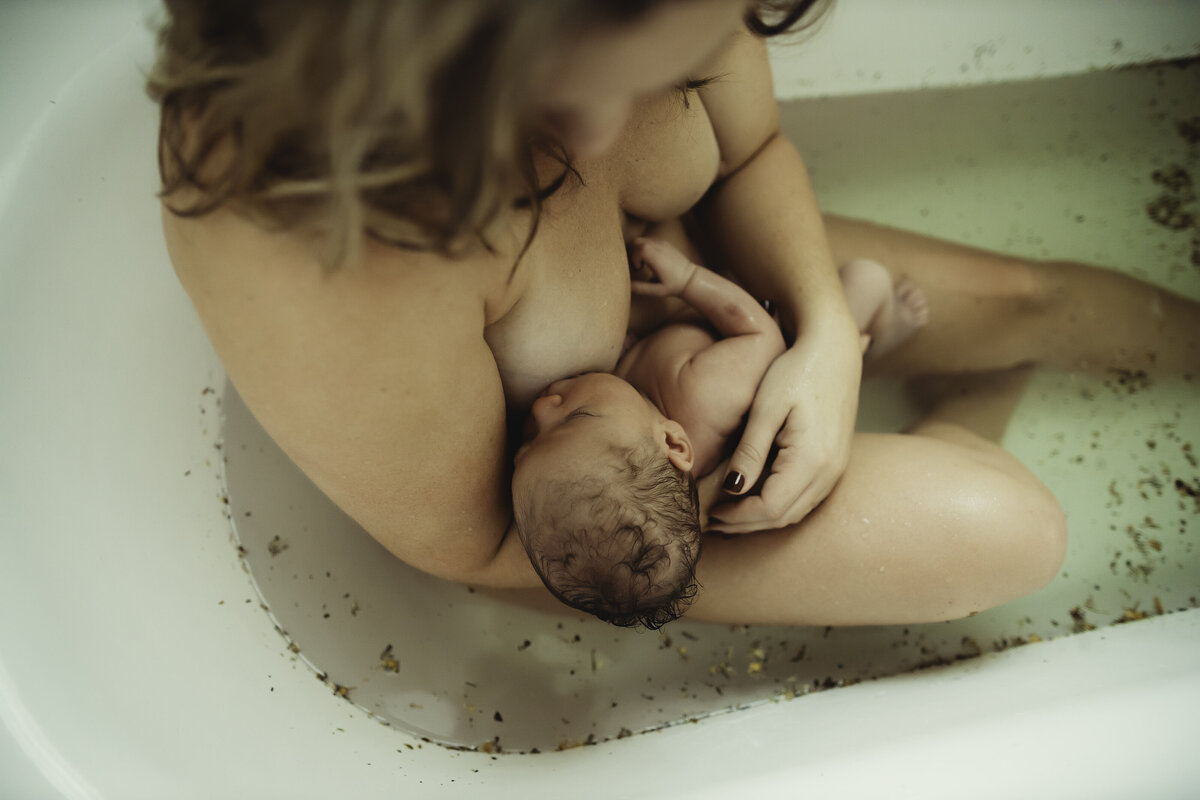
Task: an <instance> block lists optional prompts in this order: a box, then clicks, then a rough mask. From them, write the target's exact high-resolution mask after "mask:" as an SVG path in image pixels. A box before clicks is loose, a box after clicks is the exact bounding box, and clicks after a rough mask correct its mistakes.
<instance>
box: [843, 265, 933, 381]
mask: <svg viewBox="0 0 1200 800" xmlns="http://www.w3.org/2000/svg"><path fill="white" fill-rule="evenodd" d="M839 274H840V275H841V279H842V289H843V291H844V292H845V293H846V302H847V304H849V306H850V314H851V315H852V316H853V317H854V322H855V324H857V325H858V329H859V330H860V331H862V333H863V337H864V339H865V340H866V355H867V356H868V357H870V358H876V357H878V356H881V355H883V354H884V353H887V352H889V351H890V350H894V349H895V348H896V347H898V346H900V345H901V344H902V343H903V342H904V341H905V340H907V339H908V338H909V337H910V336H912V335H913V333H914V332H915V331H916V330H917V328H920V327H921V326H922V325H924V324H925V323H926V322H928V321H929V306H928V304H927V303H926V300H925V293H924V292H922V291H921V290H920V289H918V288H917V287H915V286H913V285H912V284H911V283H909V282H908V281H900V283H898V284H895V285H893V284H892V278H891V275H890V274H889V273H888V270H887V268H886V267H884V266H883V265H882V264H880V263H879V262H878V261H871V260H870V259H866V258H856V259H854V260H853V261H849V262H847V263H846V264H845V265H844V266H843V267H842V268H841V270H840V271H839Z"/></svg>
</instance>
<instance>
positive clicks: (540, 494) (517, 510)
mask: <svg viewBox="0 0 1200 800" xmlns="http://www.w3.org/2000/svg"><path fill="white" fill-rule="evenodd" d="M527 433H528V434H529V436H530V437H531V438H530V440H529V441H528V442H527V443H526V444H525V445H523V446H522V447H521V449H520V450H518V451H517V455H516V464H515V468H514V472H513V514H514V517H515V518H516V524H517V531H518V533H519V534H520V536H521V542H522V544H524V545H525V550H526V552H527V553H528V554H529V559H530V561H531V562H532V563H533V566H534V569H536V570H537V572H538V575H539V576H541V579H542V582H543V583H545V584H546V587H547V588H549V589H550V591H551V592H553V593H554V595H555V596H557V597H558V598H559V599H560V600H562V601H563V602H564V603H566V604H567V605H570V606H572V607H574V608H578V609H580V610H582V611H587V612H588V613H590V614H593V615H595V616H597V617H599V618H600V619H603V620H605V621H606V622H611V623H613V624H614V625H621V626H624V627H634V626H637V625H644V626H646V627H648V628H659V627H662V626H663V625H665V624H666V623H668V622H670V621H671V620H673V619H675V618H677V617H678V616H679V615H680V614H682V613H683V611H684V609H686V608H687V606H688V604H689V603H690V602H691V600H692V598H693V597H694V596H695V594H696V590H697V588H698V586H697V584H696V577H695V568H696V562H697V561H698V560H699V557H700V538H701V537H700V520H699V506H698V502H697V497H696V485H695V481H694V480H693V479H692V475H691V468H692V447H691V443H690V442H689V441H688V438H687V435H686V434H685V433H684V431H683V428H682V427H681V426H680V425H679V424H678V423H676V422H673V421H672V420H668V419H666V418H665V417H664V416H663V415H662V414H661V413H660V412H659V411H658V409H656V408H655V407H654V405H653V404H651V403H650V401H649V400H647V399H646V398H645V397H643V396H642V395H641V394H640V393H639V392H638V391H637V390H636V389H634V388H633V387H632V386H631V385H629V384H628V383H626V382H625V381H623V380H621V379H620V378H617V377H615V376H613V375H608V374H605V373H589V374H587V375H581V376H579V377H577V378H568V379H567V380H563V381H558V382H557V383H554V384H552V385H551V386H550V387H549V388H548V389H547V390H546V391H545V392H544V393H543V394H542V396H541V397H539V398H538V399H537V400H536V401H535V402H534V404H533V409H532V411H531V413H530V421H529V427H528V428H527Z"/></svg>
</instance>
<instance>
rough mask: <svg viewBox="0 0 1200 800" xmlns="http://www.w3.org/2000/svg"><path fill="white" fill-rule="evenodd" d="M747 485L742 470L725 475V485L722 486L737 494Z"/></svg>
mask: <svg viewBox="0 0 1200 800" xmlns="http://www.w3.org/2000/svg"><path fill="white" fill-rule="evenodd" d="M745 485H746V479H745V478H744V477H743V476H742V473H740V472H731V473H729V474H728V475H726V476H725V485H724V486H723V487H722V488H723V489H724V490H725V491H727V492H729V493H730V494H737V493H738V492H740V491H741V490H742V487H744V486H745Z"/></svg>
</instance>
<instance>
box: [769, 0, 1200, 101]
mask: <svg viewBox="0 0 1200 800" xmlns="http://www.w3.org/2000/svg"><path fill="white" fill-rule="evenodd" d="M816 30H817V31H819V35H817V36H814V37H812V38H811V39H807V38H806V37H805V36H804V35H801V37H799V43H797V40H796V39H795V38H793V37H781V38H779V39H776V40H775V41H774V42H773V43H772V48H771V50H772V58H771V63H772V68H773V70H774V74H775V93H776V95H777V96H778V97H779V98H780V99H781V100H792V99H797V98H802V97H822V96H830V95H847V94H866V93H871V92H890V91H901V90H905V89H920V88H937V87H945V86H966V85H971V84H977V83H991V82H996V81H1013V80H1028V79H1032V78H1049V77H1056V76H1061V75H1073V74H1077V73H1080V72H1087V71H1090V70H1096V69H1111V68H1114V67H1121V66H1126V65H1129V64H1145V63H1149V62H1152V61H1166V60H1171V59H1177V58H1187V57H1190V56H1194V55H1196V54H1197V53H1200V3H1197V2H1195V0H1007V1H1005V2H996V1H993V2H988V1H987V0H835V2H834V5H833V9H832V11H831V12H830V13H828V14H827V15H826V17H825V18H824V19H822V20H821V22H820V23H819V26H818V27H817V28H816Z"/></svg>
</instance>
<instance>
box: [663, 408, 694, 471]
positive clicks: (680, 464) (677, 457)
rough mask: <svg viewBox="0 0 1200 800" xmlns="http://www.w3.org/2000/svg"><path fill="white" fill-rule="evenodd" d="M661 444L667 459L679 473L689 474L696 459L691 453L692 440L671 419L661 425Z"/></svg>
mask: <svg viewBox="0 0 1200 800" xmlns="http://www.w3.org/2000/svg"><path fill="white" fill-rule="evenodd" d="M663 444H664V446H665V447H666V451H667V459H668V460H669V461H670V462H671V463H672V464H673V465H674V466H675V469H677V470H679V471H680V472H691V471H692V467H693V466H695V463H696V459H695V456H694V454H693V453H692V440H691V439H689V438H688V435H687V432H686V431H684V429H683V426H682V425H680V424H679V423H678V422H676V421H675V420H673V419H669V420H666V421H665V422H664V423H663Z"/></svg>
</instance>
